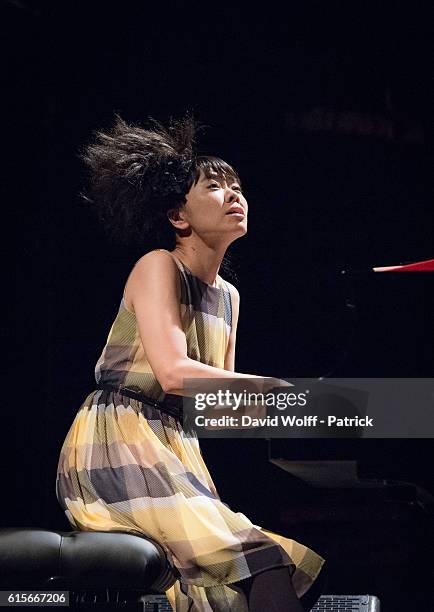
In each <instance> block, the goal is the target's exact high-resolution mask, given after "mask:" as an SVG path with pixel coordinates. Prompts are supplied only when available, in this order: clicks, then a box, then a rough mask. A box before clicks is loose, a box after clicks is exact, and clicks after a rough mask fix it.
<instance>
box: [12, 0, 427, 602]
mask: <svg viewBox="0 0 434 612" xmlns="http://www.w3.org/2000/svg"><path fill="white" fill-rule="evenodd" d="M205 6H206V5H205V4H204V3H195V2H191V3H185V4H183V3H160V4H157V5H156V6H154V7H153V8H152V9H151V8H150V5H149V4H148V3H136V4H133V3H129V2H124V3H120V2H119V3H115V4H112V5H110V4H106V3H91V2H89V3H84V2H74V3H73V2H58V3H56V2H53V1H48V2H29V1H28V0H16V1H10V2H4V3H3V5H2V9H3V10H2V13H3V40H4V41H5V45H6V46H5V49H6V52H5V54H4V57H6V59H7V68H8V80H7V82H6V87H5V94H6V93H7V94H8V95H7V98H8V100H9V107H8V110H7V114H6V115H4V116H3V122H4V126H3V127H4V129H5V130H6V129H7V128H12V129H11V132H12V136H13V138H12V146H11V147H9V146H8V147H7V148H6V147H5V149H4V150H3V154H4V155H3V166H4V168H5V169H6V175H7V177H8V179H9V181H10V182H9V191H8V195H7V199H6V200H5V204H6V206H5V207H4V209H3V214H4V215H5V216H6V219H5V225H4V228H3V236H4V245H5V243H6V239H7V238H11V240H10V244H9V246H7V247H6V246H4V250H3V260H4V261H6V262H7V265H6V269H5V272H4V303H5V305H6V306H7V307H8V311H9V312H8V317H7V318H6V319H4V320H5V321H6V322H7V324H6V326H5V330H4V332H3V346H4V349H5V350H4V353H5V357H6V369H5V383H6V384H5V389H4V391H5V393H4V399H5V402H4V404H3V407H4V411H3V420H2V431H3V435H2V446H3V449H4V450H5V459H4V460H3V461H2V463H1V465H0V469H1V478H2V483H3V497H4V501H3V503H2V505H1V521H2V526H9V525H22V526H45V527H52V528H59V529H68V528H69V525H68V523H67V522H66V519H65V518H64V517H63V514H62V511H61V509H60V507H59V506H58V503H57V500H56V498H55V489H54V485H55V472H56V465H57V458H58V453H59V451H60V447H61V444H62V442H63V439H64V437H65V435H66V433H67V430H68V428H69V426H70V425H71V422H72V420H73V418H74V416H75V414H76V412H77V410H78V408H79V407H80V405H81V403H82V401H83V400H84V398H85V397H86V396H87V394H88V393H89V392H90V391H91V390H92V389H93V387H94V379H93V369H94V366H95V363H96V360H97V359H98V357H99V355H100V353H101V350H102V348H103V345H104V343H105V340H106V337H107V334H108V331H109V328H110V325H111V323H112V321H113V319H114V317H115V315H116V313H117V309H118V306H119V301H120V299H121V295H122V289H123V286H124V283H125V280H126V278H127V276H128V273H129V271H130V269H131V267H132V265H133V264H134V262H135V261H136V259H138V257H139V256H140V254H141V253H136V252H133V251H131V250H128V249H126V248H125V247H121V246H117V245H112V244H109V242H108V241H107V239H106V238H105V236H104V234H103V231H102V229H101V228H100V227H99V226H98V225H97V222H96V221H95V219H94V218H93V216H92V214H91V213H90V211H88V210H87V209H86V207H85V206H84V205H83V204H81V203H80V200H79V197H78V193H79V191H80V188H81V187H82V186H83V179H84V173H83V168H82V166H81V164H80V162H79V160H78V159H77V152H78V148H79V147H80V146H81V145H82V144H84V143H85V142H86V141H87V140H88V138H89V136H90V134H91V132H92V130H94V129H97V128H105V127H108V126H109V125H110V124H111V122H112V120H113V116H114V113H115V112H119V113H120V114H121V116H123V117H124V118H125V119H126V120H127V121H131V122H141V121H145V120H146V117H147V116H148V115H151V116H153V117H156V118H158V119H160V120H163V121H164V120H166V119H167V118H168V117H169V116H170V115H173V116H179V115H182V114H183V113H184V111H185V110H186V109H191V110H193V111H194V113H195V115H196V117H197V118H198V119H199V120H200V121H202V122H203V123H205V124H207V125H209V126H210V127H209V128H208V129H207V130H206V131H205V132H203V133H202V136H201V138H200V141H199V146H200V149H201V151H202V152H208V153H215V154H217V155H220V156H221V157H223V158H224V159H227V160H228V161H229V162H230V163H232V164H234V165H235V167H236V168H237V169H238V170H239V172H240V175H241V178H242V181H243V185H244V186H245V189H246V193H247V199H248V201H249V206H250V210H249V232H248V235H247V236H246V237H244V238H242V239H241V240H239V241H238V242H236V243H234V245H233V246H232V247H231V249H230V252H231V253H232V255H233V259H234V267H235V269H236V271H237V273H238V280H237V281H234V284H236V285H237V287H238V289H239V291H240V294H241V310H240V323H239V331H238V342H237V358H236V369H237V370H238V371H241V372H250V373H256V374H261V375H273V376H281V377H291V376H292V377H294V376H303V377H314V376H321V375H334V376H341V377H343V376H353V377H357V376H360V377H369V376H389V377H420V376H425V377H430V376H432V363H433V359H432V357H433V350H432V346H433V335H432V332H433V326H432V310H433V298H432V274H429V273H428V274H424V275H421V274H418V275H400V278H397V276H398V275H374V274H372V273H370V272H369V270H370V268H372V266H380V265H392V264H398V263H406V262H411V261H417V260H423V259H429V258H432V257H434V255H433V231H432V230H433V225H432V199H431V192H430V181H429V171H428V160H429V156H428V149H429V147H428V143H429V139H428V128H429V126H430V124H431V121H432V110H431V106H430V101H431V93H432V92H431V91H430V51H431V50H430V44H429V40H430V36H429V23H430V19H429V12H428V11H427V10H426V8H425V5H424V4H421V3H418V2H404V3H392V2H391V3H377V2H375V3H374V2H371V3H366V2H365V3H359V2H349V3H344V2H342V3H335V2H334V3H330V2H326V3H311V2H303V3H289V4H288V5H287V6H286V12H283V6H284V5H278V4H277V3H276V4H273V3H271V4H270V3H267V4H266V5H262V6H258V7H257V8H254V7H253V6H250V7H249V8H248V9H246V8H243V9H241V8H240V7H239V6H231V5H229V3H227V4H225V3H223V4H216V3H213V4H212V5H209V6H206V8H205ZM10 94H11V95H10ZM342 270H346V271H350V270H353V271H357V273H356V274H353V275H350V274H345V275H344V274H342ZM374 276H375V278H374ZM404 277H405V278H404ZM348 304H353V305H355V308H354V307H352V306H349V305H348ZM202 449H203V453H204V456H205V459H206V461H207V464H208V466H209V469H210V472H211V474H212V475H213V477H214V480H215V482H216V485H217V488H218V489H219V491H220V495H221V497H222V499H223V500H224V501H226V502H227V503H229V504H230V505H231V507H232V508H233V509H235V510H237V511H242V512H244V513H245V514H246V515H247V516H249V518H251V520H252V521H253V522H255V523H257V524H260V525H263V526H264V527H267V528H269V529H272V530H275V531H280V532H282V533H283V534H285V535H287V536H289V537H294V538H295V539H300V541H303V542H304V543H306V544H308V545H310V546H312V547H313V548H314V549H315V550H317V551H318V552H320V553H321V554H323V555H324V556H325V557H327V559H328V561H329V567H330V581H331V582H330V587H329V592H335V593H348V592H359V593H363V592H371V593H374V594H377V595H379V596H380V597H382V601H383V602H384V609H385V610H386V612H387V611H388V610H390V611H392V610H393V611H397V610H401V609H402V610H404V609H406V610H409V609H410V608H409V607H408V606H409V605H410V604H409V602H412V605H413V604H414V603H415V602H419V606H420V607H418V608H416V607H414V608H413V607H412V608H411V609H415V610H416V609H418V610H424V609H426V610H428V607H426V608H424V607H423V606H424V605H427V597H428V592H429V590H430V587H429V581H430V575H431V574H430V571H431V565H432V562H430V563H429V564H428V558H431V559H432V552H430V547H429V545H430V532H429V531H428V525H429V523H428V522H424V521H425V518H426V517H425V515H424V513H423V512H422V511H421V510H420V508H418V506H417V504H414V503H410V502H409V503H408V504H406V503H405V502H403V501H402V499H401V498H399V500H398V501H397V502H396V503H395V502H390V503H389V505H388V503H387V502H385V501H384V500H378V499H376V498H375V499H374V498H372V499H371V498H369V496H365V497H363V499H361V498H357V499H353V498H352V497H351V495H352V492H351V491H347V492H345V490H344V491H342V490H340V491H334V490H331V489H328V490H322V489H311V488H310V487H306V486H304V485H302V484H301V483H299V482H296V480H295V479H294V478H292V477H291V476H290V475H289V474H288V473H286V472H284V471H283V470H281V469H279V468H278V467H276V466H275V465H272V464H271V463H270V462H269V461H268V458H267V452H268V448H267V444H266V442H265V441H264V440H241V441H236V440H225V441H223V440H204V441H203V443H202ZM275 449H276V451H275V452H277V453H278V454H279V455H282V456H285V457H287V458H292V459H303V458H310V459H321V458H341V459H345V458H347V459H348V458H350V459H351V458H356V459H359V460H360V461H361V463H363V465H364V466H366V468H367V473H369V474H372V475H374V476H375V477H378V478H394V479H397V480H401V481H409V482H414V483H416V484H418V485H419V486H422V487H424V488H426V489H428V490H429V491H430V492H431V493H434V491H433V486H432V485H433V483H432V480H431V479H432V458H433V444H432V440H429V439H419V440H333V441H330V440H329V441H322V440H291V441H290V440H287V441H278V442H276V446H275ZM404 515H405V516H404ZM416 583H417V589H416V591H417V592H416V593H415V584H416ZM397 589H398V590H399V591H400V600H399V601H401V604H399V603H397V602H396V601H395V599H394V598H395V595H394V593H395V591H396V590H397ZM403 601H404V604H402V602H403ZM405 602H407V603H405ZM400 605H404V606H407V607H403V608H400V607H399V606H400Z"/></svg>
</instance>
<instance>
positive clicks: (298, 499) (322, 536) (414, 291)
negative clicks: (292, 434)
mask: <svg viewBox="0 0 434 612" xmlns="http://www.w3.org/2000/svg"><path fill="white" fill-rule="evenodd" d="M433 272H434V260H432V259H431V260H426V261H421V262H410V263H408V264H400V265H397V266H379V267H376V268H373V269H369V270H342V271H340V272H339V274H335V276H334V278H333V279H332V280H331V279H330V277H328V278H326V279H324V278H321V279H316V282H317V283H319V284H321V283H324V287H325V286H326V285H327V287H330V286H333V287H334V289H333V292H332V299H333V300H334V302H333V303H334V305H335V306H336V311H335V313H334V314H333V316H335V318H336V327H334V325H333V326H330V327H329V329H325V330H324V346H326V342H328V340H327V339H326V338H327V337H328V336H330V334H333V330H334V329H336V334H334V344H333V351H332V352H330V353H328V354H330V355H333V358H332V359H330V360H329V364H330V367H328V368H327V370H326V371H323V372H321V376H325V377H326V378H327V377H332V378H433V365H434V337H433V336H434V324H433V314H434V299H433V296H434V292H433V286H434V283H433V281H434V276H433ZM324 287H320V286H318V287H317V289H318V291H319V292H321V291H322V289H323V288H324ZM329 295H330V294H329ZM328 348H330V346H329V347H328ZM433 392H434V378H433ZM433 419H434V414H433ZM266 444H267V452H268V460H269V462H270V463H271V464H272V465H273V466H274V467H275V468H276V470H277V471H276V473H275V475H276V483H277V482H278V483H279V484H280V485H282V488H281V490H283V491H284V493H283V494H282V495H280V496H279V497H278V501H277V500H276V504H277V505H278V508H277V509H276V514H277V515H278V518H277V522H278V524H279V528H281V529H283V530H286V531H287V532H288V533H291V534H293V535H294V537H295V538H297V537H299V538H300V540H302V541H304V542H307V543H308V544H309V543H310V544H311V545H312V546H313V547H315V548H316V549H318V548H319V550H320V551H322V552H323V553H324V555H325V556H326V557H327V558H328V559H329V560H330V565H329V569H331V584H330V585H329V591H331V592H336V589H339V584H340V583H341V581H344V583H345V584H346V585H353V592H373V593H376V594H377V595H379V596H380V600H381V601H382V603H383V602H384V603H385V606H384V609H386V610H389V609H390V610H392V609H393V610H394V612H398V611H399V612H401V610H402V611H404V610H415V611H416V610H426V611H428V610H431V608H430V607H429V606H430V604H429V603H428V601H429V599H430V597H431V595H432V584H433V578H432V570H431V568H432V555H433V552H434V551H433V531H432V526H433V516H434V481H433V476H432V464H433V459H434V446H433V440H432V439H430V438H425V439H424V438H419V439H405V438H398V439H367V438H365V439H355V438H354V439H350V438H347V439H324V438H323V439H309V438H304V439H294V438H291V439H276V438H272V439H269V440H267V442H266ZM280 470H284V474H285V475H284V474H283V473H282V472H281V471H280ZM285 478H286V483H287V488H285V487H284V486H283V483H284V479H285ZM276 486H278V485H277V484H276ZM416 585H417V586H416ZM398 590H399V595H398ZM387 602H389V606H390V603H391V602H393V603H392V607H387Z"/></svg>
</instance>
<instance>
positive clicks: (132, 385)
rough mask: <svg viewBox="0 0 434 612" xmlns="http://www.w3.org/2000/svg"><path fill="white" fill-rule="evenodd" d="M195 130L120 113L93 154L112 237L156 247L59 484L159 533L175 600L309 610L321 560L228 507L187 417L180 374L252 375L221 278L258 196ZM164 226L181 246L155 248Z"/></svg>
mask: <svg viewBox="0 0 434 612" xmlns="http://www.w3.org/2000/svg"><path fill="white" fill-rule="evenodd" d="M195 129H196V126H195V123H194V121H193V120H192V119H191V118H188V117H187V118H185V119H183V120H179V121H172V122H171V123H170V125H169V126H168V127H167V128H165V127H163V126H162V125H161V124H159V123H157V122H155V121H153V122H152V126H151V128H150V129H143V128H141V127H139V126H129V125H127V124H126V123H125V122H124V121H123V120H122V119H121V118H120V117H117V118H116V122H115V125H114V127H113V128H112V129H111V131H108V132H106V133H103V132H98V133H97V134H96V139H95V141H94V142H93V143H92V144H90V145H88V146H87V147H86V148H85V150H84V154H83V156H82V157H83V159H84V161H85V162H86V163H87V165H88V167H89V169H90V187H89V190H88V193H87V195H86V196H85V197H86V199H87V200H88V202H90V203H92V204H93V205H94V206H95V207H96V210H97V211H98V213H99V216H100V218H101V219H102V221H103V222H104V223H105V226H106V227H107V228H108V229H109V230H110V231H111V233H112V235H114V236H117V237H118V238H122V239H124V240H125V239H126V241H130V243H134V241H138V242H136V244H140V245H143V244H147V245H148V248H147V249H144V250H147V251H149V252H146V253H145V254H144V255H143V256H142V257H141V258H140V259H139V260H138V261H137V262H136V264H135V266H134V267H133V269H132V271H131V273H130V275H129V277H128V279H127V282H126V285H125V290H124V295H123V298H122V301H121V304H120V307H119V311H118V313H117V316H116V319H115V321H114V323H113V325H112V327H111V329H110V333H109V335H108V338H107V343H106V346H105V347H104V349H103V351H102V354H101V357H100V358H99V360H98V362H97V364H96V368H95V376H96V382H97V389H96V390H94V391H92V392H91V393H90V394H89V395H88V397H87V398H86V399H85V401H84V403H83V404H82V406H81V407H80V409H79V411H78V413H77V415H76V417H75V420H74V422H73V424H72V426H71V428H70V431H69V432H68V434H67V436H66V439H65V442H64V444H63V447H62V451H61V455H60V460H59V467H58V474H57V481H56V492H57V496H58V500H59V502H60V504H61V505H62V507H63V509H64V511H65V513H66V516H67V518H68V519H69V521H70V522H71V524H72V525H73V527H74V528H78V529H82V530H98V531H119V530H122V531H126V532H131V533H137V532H139V533H140V534H144V535H145V536H148V537H150V538H152V539H154V540H156V541H158V542H160V543H161V545H162V546H163V547H164V549H165V551H166V553H167V557H168V559H169V562H170V563H171V565H172V567H173V570H174V572H175V575H176V576H177V578H178V581H177V582H176V583H175V585H174V587H172V588H171V589H170V590H169V591H168V592H167V596H168V598H169V601H170V602H171V605H172V607H173V608H174V609H175V610H177V611H178V612H179V611H182V612H183V611H187V610H189V611H190V612H192V611H206V610H218V611H225V612H226V611H227V610H233V611H245V610H253V611H255V612H259V611H260V612H263V610H264V609H266V608H267V609H268V610H275V611H276V612H277V611H280V610H282V611H283V610H288V611H292V612H301V611H302V610H308V609H310V607H311V606H312V605H313V603H314V601H315V600H316V598H317V597H318V596H319V592H318V584H319V581H316V582H315V585H314V588H310V587H311V585H312V584H313V583H314V581H315V580H316V578H317V576H318V574H319V572H320V570H321V567H322V565H323V563H324V559H322V557H320V556H319V555H317V554H316V553H314V552H313V551H311V550H309V549H308V548H306V547H305V546H303V545H301V544H299V543H297V542H295V541H293V540H289V539H287V538H283V537H281V536H279V535H277V534H274V533H271V532H268V531H265V530H264V529H261V528H260V527H258V526H256V525H253V524H252V523H251V522H250V521H249V520H248V518H247V517H245V516H244V515H243V514H242V513H240V512H233V511H232V510H230V508H229V507H228V506H227V505H226V504H224V503H222V502H221V500H220V498H219V496H218V493H217V491H216V488H215V486H214V483H213V481H212V479H211V476H210V474H209V472H208V470H207V468H206V465H205V463H204V461H203V458H202V455H201V451H200V448H199V443H198V440H197V437H196V435H195V434H194V433H192V432H190V431H189V432H188V433H187V432H186V431H184V430H183V427H182V419H181V416H180V409H181V404H182V390H183V380H184V379H185V378H208V379H209V378H249V377H255V375H249V374H241V373H238V372H234V361H235V339H236V330H237V320H238V310H239V294H238V291H237V290H236V288H235V287H234V286H233V285H232V284H230V283H229V282H227V281H225V280H224V279H223V278H222V277H221V276H220V275H219V274H218V271H219V269H220V265H221V264H222V262H223V263H224V256H225V252H226V249H227V248H228V246H229V245H230V244H231V243H232V242H233V241H234V240H236V239H237V238H239V237H241V236H244V235H245V234H246V232H247V214H248V206H247V201H246V199H245V197H244V195H243V192H242V190H241V183H240V180H239V177H238V175H237V173H236V172H235V170H234V169H233V168H232V167H231V166H229V165H228V164H227V163H226V162H224V161H222V160H221V159H219V158H216V157H210V156H197V155H196V154H195V151H194V136H195ZM168 232H169V236H170V237H171V238H172V247H173V248H172V250H168V249H161V248H160V249H152V250H149V244H150V239H151V238H150V237H153V238H154V239H155V238H156V243H157V244H158V243H159V244H160V245H161V244H167V238H168ZM146 241H147V242H146ZM267 380H269V381H270V387H274V386H276V381H275V379H267ZM322 574H323V572H322ZM306 593H307V594H306ZM300 597H302V602H303V606H302V605H301V604H300V601H299V598H300ZM308 598H309V600H308Z"/></svg>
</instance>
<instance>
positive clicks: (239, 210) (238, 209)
mask: <svg viewBox="0 0 434 612" xmlns="http://www.w3.org/2000/svg"><path fill="white" fill-rule="evenodd" d="M226 214H227V215H237V216H238V217H245V215H246V214H245V212H244V208H243V207H242V206H231V208H230V209H229V210H228V212H227V213H226Z"/></svg>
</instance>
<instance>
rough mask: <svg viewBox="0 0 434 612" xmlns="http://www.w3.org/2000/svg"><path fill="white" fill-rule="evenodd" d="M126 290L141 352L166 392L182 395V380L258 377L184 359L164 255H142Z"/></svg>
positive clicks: (176, 282) (176, 289)
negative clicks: (134, 319)
mask: <svg viewBox="0 0 434 612" xmlns="http://www.w3.org/2000/svg"><path fill="white" fill-rule="evenodd" d="M127 289H128V293H129V296H130V300H131V303H132V305H133V308H134V312H135V315H136V319H137V323H138V327H139V333H140V337H141V340H142V344H143V348H144V351H145V353H146V356H147V358H148V360H149V363H150V365H151V368H152V371H153V372H154V374H155V376H156V378H157V380H158V382H159V383H160V385H161V387H162V389H163V390H164V391H165V392H166V393H175V394H179V395H182V389H183V381H184V379H185V378H240V379H242V378H258V376H256V375H254V374H241V373H239V372H233V371H230V370H227V369H224V368H216V367H213V366H209V365H206V364H204V363H201V362H200V361H196V360H194V359H191V358H190V357H188V356H187V340H186V337H185V334H184V331H183V329H182V322H181V315H180V308H179V302H180V291H181V287H180V278H179V271H178V268H177V266H176V263H175V262H174V261H173V259H172V257H171V256H170V255H169V254H168V253H166V252H164V251H151V252H150V253H147V254H146V255H144V256H143V257H142V258H141V259H140V260H139V261H138V262H137V263H136V265H135V267H134V268H133V270H132V272H131V274H130V277H129V279H128V283H127ZM232 350H233V349H232ZM231 359H233V357H231V356H230V357H229V360H231ZM228 363H229V365H231V362H230V361H228ZM277 380H278V379H274V378H269V381H270V387H273V386H276V381H277ZM271 381H273V383H274V384H272V383H271Z"/></svg>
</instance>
